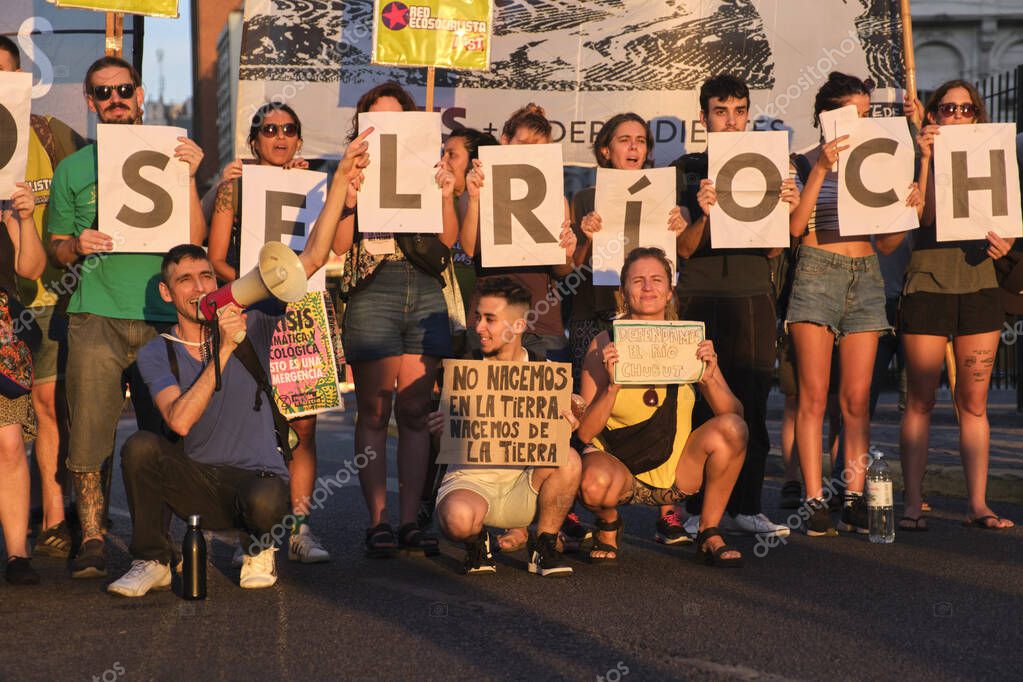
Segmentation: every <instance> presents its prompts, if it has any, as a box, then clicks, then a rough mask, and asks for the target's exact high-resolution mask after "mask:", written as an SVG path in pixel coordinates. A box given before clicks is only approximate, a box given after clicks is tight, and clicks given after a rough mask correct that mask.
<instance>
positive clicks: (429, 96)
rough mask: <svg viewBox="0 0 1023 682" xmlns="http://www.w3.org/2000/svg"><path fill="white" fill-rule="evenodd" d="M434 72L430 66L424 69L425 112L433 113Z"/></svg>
mask: <svg viewBox="0 0 1023 682" xmlns="http://www.w3.org/2000/svg"><path fill="white" fill-rule="evenodd" d="M436 76H437V74H436V70H435V69H434V68H433V67H432V66H428V67H426V110H427V111H431V112H432V111H433V87H434V80H435V78H436Z"/></svg>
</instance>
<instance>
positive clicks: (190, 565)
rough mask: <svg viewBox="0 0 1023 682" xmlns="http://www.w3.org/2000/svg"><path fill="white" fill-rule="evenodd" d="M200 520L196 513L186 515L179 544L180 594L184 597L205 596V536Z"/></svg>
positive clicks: (203, 597)
mask: <svg viewBox="0 0 1023 682" xmlns="http://www.w3.org/2000/svg"><path fill="white" fill-rule="evenodd" d="M200 521H201V520H200V518H199V515H198V514H192V515H191V516H189V517H188V530H187V531H185V540H184V542H183V543H182V544H181V554H182V557H181V558H182V567H181V596H182V597H183V598H184V599H205V598H206V538H205V537H203V534H202V528H201V527H200Z"/></svg>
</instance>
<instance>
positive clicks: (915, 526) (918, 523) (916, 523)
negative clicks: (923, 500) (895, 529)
mask: <svg viewBox="0 0 1023 682" xmlns="http://www.w3.org/2000/svg"><path fill="white" fill-rule="evenodd" d="M926 523H927V521H926V520H925V519H924V518H923V517H921V516H918V517H916V518H915V519H914V518H913V517H912V516H903V517H902V518H901V519H899V530H904V531H907V532H909V533H924V532H926V531H927V526H926V525H925V524H926Z"/></svg>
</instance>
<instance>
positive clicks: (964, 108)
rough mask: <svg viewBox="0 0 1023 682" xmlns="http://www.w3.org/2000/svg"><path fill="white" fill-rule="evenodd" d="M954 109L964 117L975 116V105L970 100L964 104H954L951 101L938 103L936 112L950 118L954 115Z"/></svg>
mask: <svg viewBox="0 0 1023 682" xmlns="http://www.w3.org/2000/svg"><path fill="white" fill-rule="evenodd" d="M956 111H958V112H959V113H960V114H962V115H963V117H964V118H969V117H971V116H976V114H977V107H976V105H974V104H972V103H970V102H967V103H965V104H955V103H953V102H949V103H947V104H939V105H938V113H939V114H941V115H942V116H945V117H946V118H952V117H953V116H955V115H956Z"/></svg>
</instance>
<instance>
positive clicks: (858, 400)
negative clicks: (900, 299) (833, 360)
mask: <svg viewBox="0 0 1023 682" xmlns="http://www.w3.org/2000/svg"><path fill="white" fill-rule="evenodd" d="M877 339H878V334H877V332H862V333H858V334H849V335H847V336H845V337H843V338H842V340H841V341H840V342H839V344H838V353H839V360H840V361H841V363H842V364H841V367H842V369H841V381H840V386H839V400H840V403H841V409H842V441H843V443H842V444H843V446H844V448H845V470H846V471H847V472H848V473H847V474H846V476H845V478H846V489H847V490H849V491H852V492H857V493H862V492H863V484H864V482H865V481H866V476H867V466H868V464H867V459H868V457H867V456H866V455H867V452H868V450H869V449H870V382H871V380H872V379H873V372H874V358H875V356H876V355H877ZM836 473H837V472H834V471H833V472H832V476H835V474H836Z"/></svg>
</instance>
